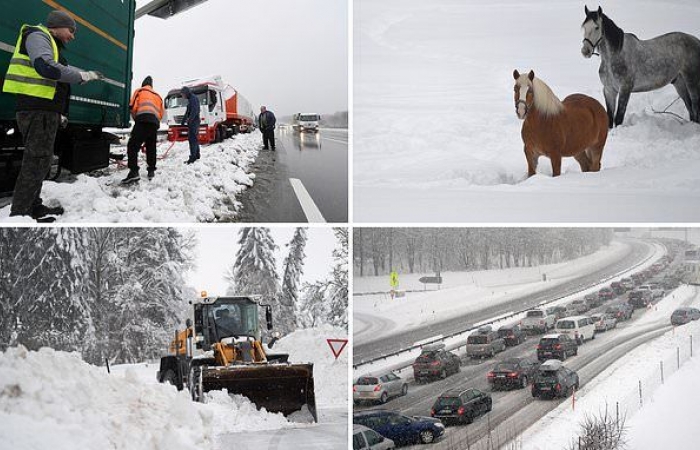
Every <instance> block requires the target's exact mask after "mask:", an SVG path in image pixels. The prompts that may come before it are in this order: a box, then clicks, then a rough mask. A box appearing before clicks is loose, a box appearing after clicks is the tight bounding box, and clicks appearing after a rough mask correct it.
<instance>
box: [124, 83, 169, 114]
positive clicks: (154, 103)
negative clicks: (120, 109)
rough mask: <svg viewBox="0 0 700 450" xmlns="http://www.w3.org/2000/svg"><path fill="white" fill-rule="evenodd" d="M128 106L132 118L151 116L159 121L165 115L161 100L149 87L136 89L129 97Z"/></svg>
mask: <svg viewBox="0 0 700 450" xmlns="http://www.w3.org/2000/svg"><path fill="white" fill-rule="evenodd" d="M129 105H130V106H131V113H132V114H133V116H134V117H136V116H138V115H140V114H153V115H154V116H156V117H157V118H158V120H161V119H162V118H163V114H165V109H164V108H163V99H162V98H161V96H160V95H158V94H157V93H156V92H154V91H153V90H152V89H151V88H150V87H149V86H144V87H141V88H139V89H137V90H136V91H135V92H134V95H133V96H132V97H131V102H130V103H129Z"/></svg>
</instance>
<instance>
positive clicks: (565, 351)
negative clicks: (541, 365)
mask: <svg viewBox="0 0 700 450" xmlns="http://www.w3.org/2000/svg"><path fill="white" fill-rule="evenodd" d="M562 320H563V319H562ZM571 355H578V344H577V343H576V341H575V340H574V339H573V338H572V337H570V336H569V335H568V334H565V333H552V334H546V335H544V336H542V337H541V338H540V342H539V344H537V360H538V361H546V360H548V359H552V358H556V359H561V360H562V361H563V360H565V359H566V358H568V357H569V356H571Z"/></svg>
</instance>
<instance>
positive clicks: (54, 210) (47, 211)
mask: <svg viewBox="0 0 700 450" xmlns="http://www.w3.org/2000/svg"><path fill="white" fill-rule="evenodd" d="M63 213H64V210H63V207H62V206H54V207H48V206H44V205H38V206H35V207H34V208H32V212H31V214H30V215H31V216H32V219H35V220H36V219H39V218H42V217H44V216H60V215H61V214H63Z"/></svg>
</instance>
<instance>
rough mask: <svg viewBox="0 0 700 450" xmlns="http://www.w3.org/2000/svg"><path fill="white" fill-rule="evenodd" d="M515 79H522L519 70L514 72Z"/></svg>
mask: <svg viewBox="0 0 700 450" xmlns="http://www.w3.org/2000/svg"><path fill="white" fill-rule="evenodd" d="M513 78H515V79H516V80H517V79H518V78H520V72H518V69H515V70H514V71H513Z"/></svg>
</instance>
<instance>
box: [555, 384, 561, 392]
mask: <svg viewBox="0 0 700 450" xmlns="http://www.w3.org/2000/svg"><path fill="white" fill-rule="evenodd" d="M554 390H556V391H561V384H559V383H557V385H556V386H554Z"/></svg>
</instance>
